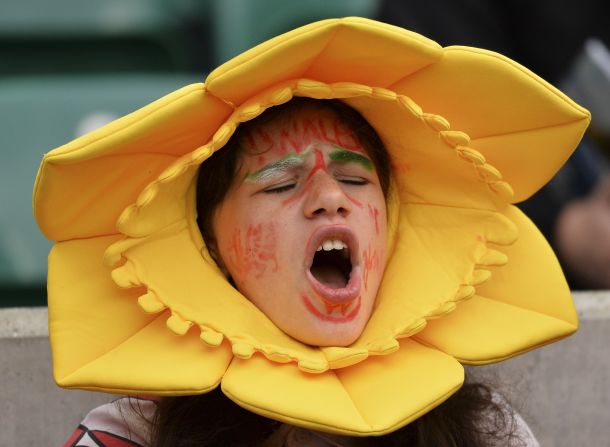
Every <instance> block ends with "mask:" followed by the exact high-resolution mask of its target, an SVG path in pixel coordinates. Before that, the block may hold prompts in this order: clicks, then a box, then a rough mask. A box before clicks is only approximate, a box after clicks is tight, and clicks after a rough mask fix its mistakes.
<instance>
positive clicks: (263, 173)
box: [246, 151, 311, 182]
mask: <svg viewBox="0 0 610 447" xmlns="http://www.w3.org/2000/svg"><path fill="white" fill-rule="evenodd" d="M310 153H311V151H306V152H303V153H302V154H300V155H298V154H295V153H292V154H288V155H286V156H284V157H282V158H280V159H279V160H276V161H274V162H272V163H269V164H268V165H266V166H264V167H262V168H261V169H259V170H257V171H255V172H251V173H247V174H246V180H247V181H250V182H260V181H265V180H266V179H268V178H271V177H274V176H276V175H281V174H282V173H284V172H286V171H289V170H291V169H294V168H297V167H299V166H301V165H303V163H304V159H305V158H306V157H307V156H308V155H309V154H310Z"/></svg>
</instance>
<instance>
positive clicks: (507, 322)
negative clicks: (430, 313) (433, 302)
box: [415, 279, 576, 364]
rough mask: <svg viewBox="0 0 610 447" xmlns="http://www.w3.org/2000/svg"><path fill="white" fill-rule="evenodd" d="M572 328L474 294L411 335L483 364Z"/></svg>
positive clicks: (470, 362) (566, 324) (556, 337)
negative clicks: (451, 310)
mask: <svg viewBox="0 0 610 447" xmlns="http://www.w3.org/2000/svg"><path fill="white" fill-rule="evenodd" d="M492 281H493V279H492ZM575 330H576V326H574V325H571V324H569V323H566V322H565V321H563V320H559V319H557V318H553V317H549V316H548V315H544V314H540V313H537V312H534V311H531V310H527V309H522V308H519V307H516V306H512V305H510V304H507V303H502V302H499V301H495V300H493V299H489V298H485V297H481V296H475V297H473V298H471V299H469V300H468V301H465V302H463V303H461V304H460V305H458V306H457V308H456V309H455V310H454V311H453V312H451V313H450V314H448V315H445V316H443V317H441V318H439V319H436V320H430V321H428V325H427V326H426V328H425V329H424V330H423V331H421V332H419V333H418V334H417V335H415V338H416V339H417V340H418V341H421V342H423V343H425V344H426V345H428V346H432V347H434V348H437V349H440V350H441V351H443V352H446V353H447V354H449V355H452V356H454V357H455V358H456V359H458V360H459V361H460V362H462V363H468V364H485V363H492V362H498V361H500V360H504V359H506V358H509V357H512V356H514V355H517V354H520V353H522V352H526V351H529V350H531V349H534V348H537V347H539V346H542V345H545V344H548V343H551V342H553V341H555V340H557V339H560V338H563V337H565V336H567V335H570V334H571V333H573V332H574V331H575Z"/></svg>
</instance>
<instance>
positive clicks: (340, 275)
mask: <svg viewBox="0 0 610 447" xmlns="http://www.w3.org/2000/svg"><path fill="white" fill-rule="evenodd" d="M309 271H310V272H311V274H312V275H313V277H314V278H316V279H317V280H318V281H319V282H321V283H322V284H324V285H325V286H327V287H330V288H332V289H341V288H344V287H345V286H347V283H348V282H349V277H350V274H351V273H352V262H351V260H350V254H349V248H348V246H347V244H346V243H345V242H343V241H341V240H339V239H334V240H332V239H331V240H326V241H324V242H322V243H321V244H320V245H319V246H318V248H317V249H316V253H315V255H314V257H313V262H312V264H311V268H310V269H309Z"/></svg>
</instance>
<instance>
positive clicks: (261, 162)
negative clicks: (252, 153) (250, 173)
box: [256, 155, 267, 167]
mask: <svg viewBox="0 0 610 447" xmlns="http://www.w3.org/2000/svg"><path fill="white" fill-rule="evenodd" d="M256 163H257V164H258V166H259V167H262V166H264V165H266V164H267V159H266V158H265V157H264V156H262V155H259V156H258V158H257V159H256Z"/></svg>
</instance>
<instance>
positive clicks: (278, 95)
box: [105, 79, 517, 373]
mask: <svg viewBox="0 0 610 447" xmlns="http://www.w3.org/2000/svg"><path fill="white" fill-rule="evenodd" d="M207 93H208V94H211V93H209V92H207ZM293 96H306V97H311V98H316V99H331V98H336V99H343V100H346V102H348V103H349V100H350V99H354V98H356V99H360V98H366V99H372V100H376V101H383V102H386V103H390V104H392V105H393V106H394V107H398V108H399V109H400V110H402V111H406V112H408V113H409V114H410V115H411V116H412V117H414V118H415V119H417V120H418V121H419V122H420V123H421V124H422V125H423V126H425V128H427V129H428V131H429V132H432V133H433V134H434V135H436V136H437V139H438V141H440V142H442V144H443V145H444V147H446V148H448V149H451V151H453V153H454V154H455V157H456V159H458V160H460V161H461V162H463V163H466V164H467V165H468V166H470V167H471V169H472V176H473V178H475V179H476V180H477V181H478V182H480V184H481V185H483V187H484V188H486V194H488V195H489V196H490V197H491V201H492V203H493V204H494V205H495V208H496V210H498V209H502V208H503V207H504V206H506V205H507V204H508V203H509V202H510V200H511V198H512V197H513V191H512V188H511V186H510V185H509V184H508V183H507V182H506V181H504V180H503V178H502V175H501V173H500V172H499V171H498V170H497V169H496V168H495V167H493V166H492V165H490V164H489V163H487V161H486V160H485V157H484V156H483V155H482V154H481V153H480V152H478V151H476V150H475V149H473V148H471V147H469V146H468V145H469V142H470V138H469V136H468V135H467V134H465V133H464V132H460V131H456V130H451V129H450V126H449V123H448V122H447V120H445V119H444V118H443V117H441V116H438V115H435V114H431V113H425V112H423V111H422V109H421V107H420V106H419V105H418V104H416V103H415V102H414V101H413V100H412V99H411V98H409V97H407V96H404V95H399V94H397V93H395V92H393V91H391V90H388V89H385V88H378V87H369V86H366V85H360V84H355V83H348V82H340V83H335V84H325V83H322V82H318V81H313V80H308V79H299V80H294V81H290V82H286V83H282V84H280V85H278V86H275V87H274V88H272V89H270V90H267V91H264V92H262V93H260V94H259V95H257V96H255V97H254V98H252V99H250V100H249V101H247V102H245V103H244V104H242V105H240V106H238V107H236V108H235V110H234V112H233V114H232V115H231V116H230V117H229V119H228V120H227V121H226V122H225V123H224V124H222V125H221V126H220V127H219V129H218V130H217V131H216V133H215V134H214V136H213V137H212V138H211V140H210V141H209V142H208V143H207V144H205V145H204V146H201V147H199V148H197V149H196V150H194V151H192V152H190V153H188V154H185V155H184V156H182V157H180V158H179V159H178V160H176V161H175V162H174V163H173V164H172V165H170V166H169V167H168V168H167V169H166V170H165V171H164V172H163V173H161V175H159V177H158V178H157V179H155V180H154V181H152V182H151V183H150V184H148V186H146V187H145V188H144V190H143V191H142V192H141V194H140V195H139V196H138V198H137V200H136V201H135V203H133V204H132V205H130V206H128V207H127V208H126V209H125V210H124V211H123V213H122V214H121V215H120V217H119V219H118V221H117V228H118V229H119V231H120V232H121V233H123V234H124V235H125V236H126V238H125V239H124V240H122V241H119V242H117V243H115V244H113V245H111V246H110V247H109V248H108V249H107V250H106V253H105V262H106V264H107V265H110V266H113V267H115V268H114V270H113V271H112V279H113V280H114V281H115V283H116V284H117V285H118V286H119V287H123V288H129V287H142V286H144V287H146V289H147V290H146V292H145V293H144V294H143V295H141V296H140V297H139V298H138V304H139V305H140V307H141V308H142V310H143V311H145V312H149V313H158V312H161V311H163V310H165V309H169V310H170V311H171V315H170V317H169V318H168V320H167V327H168V328H169V329H170V330H171V331H172V332H173V333H175V334H178V335H184V334H185V333H186V332H188V331H189V330H190V329H191V328H192V327H193V326H196V327H197V328H198V330H199V331H200V338H201V341H202V342H203V343H205V344H206V345H207V346H211V347H215V346H219V345H220V344H221V343H222V342H223V340H224V339H225V338H226V339H228V340H229V341H230V343H231V345H232V351H233V354H234V355H235V356H236V357H238V358H241V359H248V358H250V357H252V355H253V354H254V353H255V352H260V353H262V354H264V355H265V356H266V357H267V358H269V359H270V360H272V361H274V362H279V363H285V362H291V361H296V362H297V364H298V367H299V368H300V369H301V370H302V371H306V372H311V373H321V372H324V371H326V370H328V369H329V368H333V369H334V368H344V367H347V366H350V365H353V364H355V363H358V362H361V361H363V360H365V359H366V358H367V357H368V356H369V355H388V354H391V353H392V352H395V351H396V350H397V349H398V348H399V344H398V339H400V338H405V337H410V336H412V335H414V334H416V333H417V332H419V331H420V330H422V329H423V328H424V327H425V326H426V321H427V320H428V319H432V318H439V317H442V316H443V315H445V314H447V313H449V312H451V311H453V310H454V309H455V308H456V305H458V304H459V303H460V302H461V301H463V300H466V299H468V298H470V297H472V296H474V294H475V291H476V286H477V285H479V284H482V283H483V282H485V281H487V280H489V278H490V276H491V273H490V270H488V269H487V267H497V266H502V265H504V264H505V263H506V262H507V257H506V255H505V254H504V253H502V252H500V251H498V250H496V249H492V248H491V247H487V243H488V242H492V243H494V244H511V243H512V242H514V240H515V239H516V237H517V233H516V227H515V226H514V225H513V224H512V222H510V221H508V219H506V218H505V217H503V216H501V215H500V214H499V213H497V212H496V210H494V209H487V210H468V209H464V211H465V212H471V211H472V212H475V213H480V214H481V216H479V218H480V219H482V224H481V226H480V228H478V229H477V231H479V233H478V234H477V235H476V238H477V240H476V241H474V239H473V241H471V242H472V243H471V245H470V246H469V247H467V248H463V249H464V250H466V252H464V255H465V256H466V258H467V259H468V260H469V262H464V261H461V262H460V264H462V265H460V268H458V269H457V270H458V271H457V272H453V273H452V274H449V276H448V277H447V278H445V283H447V284H453V285H452V286H451V290H444V291H439V293H440V295H439V296H438V298H437V299H436V300H432V301H431V302H426V303H424V305H422V306H420V307H417V306H415V305H412V304H409V298H408V295H407V294H405V293H401V290H400V288H397V287H396V286H393V285H392V282H395V276H396V274H395V273H394V270H396V271H400V268H399V267H398V268H397V269H394V268H393V267H392V265H393V263H392V261H393V260H395V258H396V257H400V256H405V254H404V253H403V254H402V255H401V254H400V253H401V250H402V252H404V251H406V256H413V254H412V253H409V251H410V250H412V247H410V246H406V247H404V246H403V245H404V243H405V241H404V239H405V238H404V237H403V234H402V233H401V232H404V231H405V227H404V225H409V222H408V221H409V220H410V217H408V216H409V212H410V211H413V210H415V209H420V210H421V209H423V208H417V207H438V208H442V209H448V208H450V207H444V206H443V205H436V204H416V203H413V204H412V203H405V202H407V201H406V200H405V196H404V195H402V194H401V195H400V198H398V199H397V200H399V201H400V202H401V203H392V201H391V200H390V201H389V203H388V215H389V216H391V215H392V214H393V213H394V214H395V215H397V216H398V217H397V218H398V219H399V223H398V224H397V225H396V232H397V233H396V234H391V235H390V239H391V241H392V244H394V245H395V246H394V247H392V250H389V252H390V253H392V254H391V255H389V256H390V259H389V267H388V269H389V270H391V271H390V272H388V271H386V275H385V276H384V279H383V282H382V286H381V288H380V293H379V295H378V301H377V303H376V309H375V311H374V313H373V316H372V318H371V320H370V321H369V324H368V325H367V327H366V328H365V331H364V333H363V335H362V336H361V337H360V339H359V340H357V341H356V342H355V343H354V344H353V345H351V346H348V347H325V348H312V347H310V346H306V345H304V344H302V343H299V342H296V341H295V340H293V339H292V338H290V337H288V336H286V335H285V334H283V333H282V332H281V331H279V329H277V328H275V326H274V325H273V323H271V322H270V320H268V319H267V318H266V316H264V314H262V312H260V311H259V310H258V309H257V308H256V307H255V306H254V305H252V304H251V303H250V302H249V301H248V300H247V299H246V298H245V297H243V296H242V295H241V294H239V292H237V291H236V290H235V289H233V288H232V287H231V286H230V285H229V284H228V282H227V281H226V280H225V279H224V278H222V274H221V273H220V271H219V269H218V268H217V266H216V265H215V264H213V263H212V261H211V259H210V257H209V254H208V253H207V250H206V248H205V245H204V243H203V241H202V239H201V236H200V235H199V231H198V230H197V228H196V223H195V217H194V216H195V211H194V209H195V193H194V189H195V188H194V184H195V181H196V175H197V169H198V166H199V165H200V164H201V163H203V162H204V161H205V160H206V159H207V158H208V157H209V156H210V155H212V154H213V153H214V152H215V151H217V150H219V149H221V148H222V147H223V146H224V145H225V144H226V143H227V141H228V140H229V138H230V137H231V135H232V134H233V132H234V131H235V129H236V128H237V126H238V125H239V124H240V123H242V122H245V121H249V120H251V119H253V118H255V117H257V116H258V115H260V114H261V113H263V112H264V111H265V110H266V109H267V108H269V107H272V106H276V105H279V104H282V103H285V102H287V101H289V100H290V99H292V97H293ZM365 116H366V115H365ZM386 144H387V145H388V150H390V152H391V153H393V150H392V149H393V145H392V144H388V143H387V142H386ZM393 175H394V176H395V177H401V176H404V175H408V174H405V173H404V172H403V171H401V169H400V167H394V173H393ZM397 210H399V211H397ZM418 212H419V211H418ZM494 225H495V226H498V225H499V226H500V227H502V228H501V229H500V230H498V231H495V230H490V229H489V228H487V227H493V226H494ZM391 227H392V225H390V228H391ZM422 228H424V227H422ZM177 235H178V236H180V237H181V238H182V240H183V243H184V244H187V245H188V244H190V245H191V246H190V250H192V251H193V252H195V253H196V254H197V256H198V261H197V262H198V264H197V268H200V269H202V275H198V276H199V277H200V278H202V279H201V281H204V279H203V278H205V280H206V281H210V284H212V283H213V284H214V286H213V287H214V290H215V291H216V292H218V293H219V294H220V295H223V296H220V295H217V296H216V297H215V298H214V299H216V300H221V299H222V301H223V306H224V308H223V312H224V313H225V314H226V315H229V317H227V318H229V319H230V318H231V315H232V314H233V310H234V309H237V311H238V313H245V314H247V315H248V316H249V318H250V319H251V320H253V321H255V322H256V323H255V324H254V325H253V326H250V331H248V330H244V328H236V327H230V326H231V325H230V324H229V325H227V324H226V321H211V320H209V316H210V315H214V312H205V311H203V310H202V308H201V305H200V304H201V303H199V305H195V304H193V302H182V301H180V299H176V298H175V297H173V296H172V295H171V293H169V292H167V290H166V289H165V288H158V287H156V286H155V279H154V276H151V275H152V274H153V273H151V272H153V271H154V269H150V268H149V267H148V266H147V262H149V261H147V259H151V258H150V257H151V256H153V257H154V256H155V252H154V250H155V246H156V245H159V246H160V245H162V244H163V243H164V241H165V242H167V239H172V238H176V236H177ZM473 237H474V236H473ZM418 238H420V235H417V232H414V233H413V235H412V239H413V240H414V241H417V240H418ZM184 241H186V242H184ZM178 246H179V247H181V248H184V247H182V246H181V245H180V244H178ZM147 247H148V248H147ZM401 247H402V248H401ZM138 252H141V254H140V255H138ZM142 254H145V255H142ZM156 256H167V251H165V252H164V251H161V252H158V253H157V254H156ZM395 264H396V263H394V265H395ZM203 273H205V274H203ZM452 275H453V276H452ZM398 276H400V275H398ZM192 278H193V277H192V276H191V277H187V278H184V279H185V280H190V281H192ZM223 283H224V285H223ZM161 290H163V291H161ZM405 295H407V296H405ZM212 300H213V299H212ZM202 301H204V300H202ZM397 302H403V303H405V304H406V305H403V306H402V307H401V310H402V312H403V313H399V312H396V310H395V308H394V311H393V312H391V313H393V314H394V315H397V314H399V316H400V317H399V318H398V319H397V320H396V321H392V324H386V325H384V324H385V323H384V322H383V321H382V320H383V318H386V317H384V315H385V314H387V313H388V312H387V311H384V310H383V309H384V308H392V306H394V305H395V304H396V303H397ZM382 317H383V318H382ZM221 320H222V318H221ZM257 324H258V325H259V327H261V328H263V329H261V331H260V332H261V333H258V332H259V331H258V329H257V326H256V325H257ZM380 325H381V326H380ZM274 328H275V330H274ZM261 334H262V335H263V336H261Z"/></svg>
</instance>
